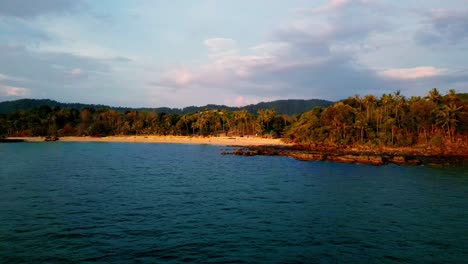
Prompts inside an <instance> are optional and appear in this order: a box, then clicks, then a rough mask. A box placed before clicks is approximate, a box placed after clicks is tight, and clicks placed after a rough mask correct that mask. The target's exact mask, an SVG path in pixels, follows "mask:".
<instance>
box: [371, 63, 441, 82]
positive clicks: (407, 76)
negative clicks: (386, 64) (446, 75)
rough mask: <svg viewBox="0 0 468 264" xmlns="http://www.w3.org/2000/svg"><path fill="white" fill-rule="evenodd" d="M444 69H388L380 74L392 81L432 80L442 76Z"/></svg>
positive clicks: (429, 67) (430, 67)
mask: <svg viewBox="0 0 468 264" xmlns="http://www.w3.org/2000/svg"><path fill="white" fill-rule="evenodd" d="M443 72H444V69H438V68H435V67H432V66H421V67H415V68H398V69H387V70H383V71H381V72H380V75H382V76H384V77H388V78H392V79H399V80H412V79H421V78H431V77H436V76H440V75H442V74H443Z"/></svg>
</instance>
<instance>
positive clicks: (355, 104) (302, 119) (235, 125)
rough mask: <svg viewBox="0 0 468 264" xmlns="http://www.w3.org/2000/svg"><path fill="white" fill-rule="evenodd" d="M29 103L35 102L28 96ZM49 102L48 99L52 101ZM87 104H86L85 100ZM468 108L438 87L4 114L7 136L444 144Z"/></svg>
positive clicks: (0, 122) (463, 127)
mask: <svg viewBox="0 0 468 264" xmlns="http://www.w3.org/2000/svg"><path fill="white" fill-rule="evenodd" d="M20 102H22V104H25V103H27V102H29V101H20ZM46 102H48V101H46ZM82 106H83V105H82ZM467 112H468V105H467V102H466V101H465V100H463V98H461V97H460V94H457V93H456V92H455V91H453V90H450V91H449V92H448V93H447V94H445V95H442V94H440V92H439V91H438V90H437V89H435V88H434V89H432V90H430V91H429V93H428V95H427V96H426V97H411V98H410V99H407V98H405V97H404V96H402V95H401V94H400V93H399V92H396V93H394V94H384V95H382V96H381V97H380V98H376V97H375V96H372V95H368V96H364V97H360V96H357V95H356V96H354V97H350V98H347V99H345V100H343V101H341V102H338V103H335V104H333V105H331V106H328V107H325V108H322V107H315V108H313V109H312V110H309V111H306V112H303V113H301V114H300V115H297V116H287V115H284V114H279V113H278V111H276V110H275V109H268V108H265V109H257V110H256V114H252V113H251V112H249V111H248V110H247V109H236V110H235V111H229V109H221V110H220V109H207V110H203V111H197V112H194V113H187V114H177V113H167V112H154V111H137V110H133V109H130V110H127V111H124V112H121V111H118V110H115V109H109V108H95V107H82V108H77V109H73V108H67V107H61V106H60V105H56V106H52V107H51V106H50V105H41V106H38V107H35V108H32V109H29V110H17V111H14V112H12V113H9V114H0V137H4V136H56V135H58V136H83V135H89V136H108V135H185V136H187V135H200V136H218V135H225V136H253V135H257V136H265V137H283V138H286V139H288V140H290V141H292V142H295V143H298V144H306V145H307V144H328V145H353V144H360V145H368V146H377V145H379V146H382V145H386V146H412V145H415V144H429V145H433V146H442V145H444V144H445V143H455V142H458V141H460V140H463V138H466V133H467V132H468V113H467Z"/></svg>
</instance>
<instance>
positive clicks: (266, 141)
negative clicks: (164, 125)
mask: <svg viewBox="0 0 468 264" xmlns="http://www.w3.org/2000/svg"><path fill="white" fill-rule="evenodd" d="M7 140H14V141H22V142H45V141H46V137H8V138H7ZM55 142H114V143H117V142H122V143H155V144H195V145H217V146H236V147H247V146H272V145H274V146H291V145H292V144H288V143H284V142H283V141H281V139H272V138H261V137H254V136H251V137H224V136H222V137H198V136H195V137H190V136H152V135H148V136H108V137H88V136H87V137H75V136H70V137H60V138H59V139H58V140H57V141H55Z"/></svg>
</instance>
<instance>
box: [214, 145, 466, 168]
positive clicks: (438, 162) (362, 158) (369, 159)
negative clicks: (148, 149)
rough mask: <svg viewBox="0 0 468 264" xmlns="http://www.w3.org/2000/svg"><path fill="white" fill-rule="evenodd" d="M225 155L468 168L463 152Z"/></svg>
mask: <svg viewBox="0 0 468 264" xmlns="http://www.w3.org/2000/svg"><path fill="white" fill-rule="evenodd" d="M221 154H222V155H237V156H256V155H262V156H285V157H291V158H294V159H297V160H302V161H330V162H339V163H357V164H367V165H374V166H382V165H388V164H396V165H404V166H421V165H424V166H429V167H438V168H441V167H448V166H453V165H463V166H465V165H468V153H467V151H466V149H463V150H461V152H460V151H440V150H432V151H429V150H422V149H418V148H389V147H387V148H383V149H379V150H377V149H353V148H349V149H338V148H332V147H328V148H320V149H313V148H304V147H303V146H297V145H289V146H274V145H272V146H246V147H242V148H238V149H236V150H234V151H232V152H222V153H221Z"/></svg>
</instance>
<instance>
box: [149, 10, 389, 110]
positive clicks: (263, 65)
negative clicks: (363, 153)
mask: <svg viewBox="0 0 468 264" xmlns="http://www.w3.org/2000/svg"><path fill="white" fill-rule="evenodd" d="M369 3H370V1H329V2H328V4H327V6H326V7H327V8H324V7H320V9H321V10H323V11H324V10H325V9H329V11H330V12H332V11H333V10H337V9H340V10H341V9H344V8H345V7H351V6H354V5H357V6H359V7H360V8H369V6H370V5H368V4H369ZM348 15H349V13H347V12H340V14H336V15H335V16H334V17H333V19H331V18H329V17H327V16H322V15H320V16H317V15H311V14H310V13H301V14H300V15H299V16H297V17H294V18H293V19H292V20H290V21H289V22H287V23H283V24H281V25H280V26H279V27H278V29H276V30H273V31H272V32H271V34H270V35H269V36H270V38H269V39H267V41H265V42H263V43H259V44H257V45H254V46H252V47H250V48H248V49H247V50H244V51H242V50H241V49H239V48H238V46H237V44H236V41H234V40H232V39H228V38H211V39H207V40H205V41H204V44H205V46H206V47H207V50H208V52H209V54H208V57H209V59H210V61H209V62H208V63H205V64H201V65H198V66H195V67H191V68H184V69H183V70H177V69H169V70H168V71H167V73H166V74H164V75H163V78H161V79H160V80H159V81H156V82H154V84H158V85H159V86H163V87H174V88H177V89H185V90H187V89H195V90H197V89H198V90H200V89H202V88H203V89H211V90H213V91H216V94H218V95H222V94H223V93H222V92H220V91H230V92H231V93H234V94H236V95H237V96H235V97H234V98H242V99H243V100H232V99H229V100H228V101H230V102H231V103H233V104H234V105H238V104H239V103H240V102H246V100H250V101H253V100H255V98H265V97H270V98H291V97H294V98H298V97H299V98H304V97H309V98H312V97H313V98H327V99H341V98H342V97H343V96H344V95H343V91H346V90H349V89H350V86H351V87H352V89H353V92H351V93H352V94H354V93H356V92H359V91H362V92H365V91H366V89H367V90H370V89H375V87H379V88H380V89H382V90H385V89H391V84H390V83H389V82H388V81H386V80H385V78H383V77H382V76H381V75H379V74H378V73H377V72H376V71H375V70H372V69H370V68H368V67H365V66H363V65H360V64H359V63H358V62H357V60H356V58H355V53H354V50H350V49H348V50H349V52H346V51H347V50H346V49H340V48H339V47H340V46H341V45H353V46H361V43H362V42H365V41H366V40H367V38H368V37H369V35H371V34H372V33H373V32H374V31H376V30H383V29H384V27H385V24H386V23H385V22H384V21H382V22H379V23H377V22H376V23H368V22H369V21H366V20H361V22H359V23H357V22H356V23H350V22H346V21H345V19H344V17H346V16H348ZM374 19H375V18H370V21H372V22H375V21H377V20H374ZM336 51H338V52H336ZM224 101H226V99H224Z"/></svg>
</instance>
